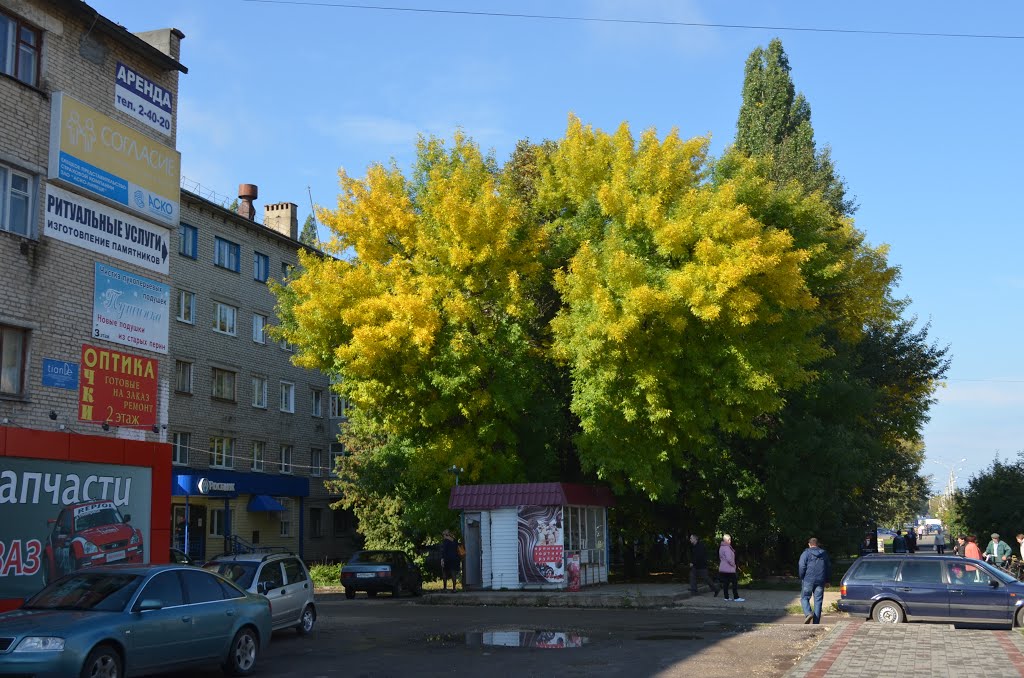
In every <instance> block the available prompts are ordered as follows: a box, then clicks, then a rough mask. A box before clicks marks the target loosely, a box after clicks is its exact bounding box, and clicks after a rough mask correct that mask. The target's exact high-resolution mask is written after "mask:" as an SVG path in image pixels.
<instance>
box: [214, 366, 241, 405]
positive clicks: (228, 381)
mask: <svg viewBox="0 0 1024 678" xmlns="http://www.w3.org/2000/svg"><path fill="white" fill-rule="evenodd" d="M235 376H236V374H235V373H234V372H232V371H230V370H222V369H219V368H216V367H214V368H213V390H212V395H213V397H214V398H219V399H220V400H235Z"/></svg>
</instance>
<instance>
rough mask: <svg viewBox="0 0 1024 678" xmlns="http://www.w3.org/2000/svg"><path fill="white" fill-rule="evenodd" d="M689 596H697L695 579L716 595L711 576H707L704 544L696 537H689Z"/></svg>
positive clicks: (715, 586)
mask: <svg viewBox="0 0 1024 678" xmlns="http://www.w3.org/2000/svg"><path fill="white" fill-rule="evenodd" d="M690 545H691V549H690V594H691V595H694V596H695V595H697V578H698V577H699V578H700V580H701V581H703V582H705V583H706V584H707V585H708V586H710V587H711V590H712V591H714V592H715V595H716V596H717V595H718V586H717V585H716V584H715V582H714V580H713V579H711V575H709V574H708V552H707V550H705V549H704V543H703V542H702V541H701V540H700V539H698V538H697V535H695V534H691V535H690Z"/></svg>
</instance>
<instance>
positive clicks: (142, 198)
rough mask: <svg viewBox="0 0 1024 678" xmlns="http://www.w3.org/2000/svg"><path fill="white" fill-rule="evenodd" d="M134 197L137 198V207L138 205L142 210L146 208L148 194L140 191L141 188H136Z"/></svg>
mask: <svg viewBox="0 0 1024 678" xmlns="http://www.w3.org/2000/svg"><path fill="white" fill-rule="evenodd" d="M133 197H134V198H135V206H136V207H138V208H139V209H140V210H141V209H145V208H146V196H144V195H143V194H142V191H140V190H139V189H135V193H134V195H133Z"/></svg>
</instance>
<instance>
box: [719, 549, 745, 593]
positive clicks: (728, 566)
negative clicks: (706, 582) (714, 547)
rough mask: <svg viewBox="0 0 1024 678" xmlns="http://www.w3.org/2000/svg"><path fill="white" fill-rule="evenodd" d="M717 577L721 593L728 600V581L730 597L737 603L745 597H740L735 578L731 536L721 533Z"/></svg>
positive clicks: (734, 555)
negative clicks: (730, 586) (720, 584)
mask: <svg viewBox="0 0 1024 678" xmlns="http://www.w3.org/2000/svg"><path fill="white" fill-rule="evenodd" d="M718 578H719V579H721V580H722V595H723V596H725V599H726V600H729V582H732V598H733V600H735V601H736V602H737V603H742V602H743V601H744V600H745V599H744V598H740V592H739V588H738V583H739V582H738V581H737V578H736V549H734V548H733V547H732V537H731V536H729V535H727V534H723V535H722V545H721V546H719V547H718Z"/></svg>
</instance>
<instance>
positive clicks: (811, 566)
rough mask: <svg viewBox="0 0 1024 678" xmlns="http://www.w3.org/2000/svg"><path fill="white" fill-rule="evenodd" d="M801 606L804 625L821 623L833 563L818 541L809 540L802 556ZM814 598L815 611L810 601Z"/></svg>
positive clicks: (800, 573) (800, 570)
mask: <svg viewBox="0 0 1024 678" xmlns="http://www.w3.org/2000/svg"><path fill="white" fill-rule="evenodd" d="M798 574H799V575H800V606H801V607H802V608H803V610H804V623H805V624H810V623H811V620H813V621H814V623H815V624H820V623H821V606H822V605H823V604H824V602H825V586H826V585H828V583H829V580H830V579H831V578H832V563H831V562H830V561H829V559H828V553H826V552H825V549H823V548H820V547H819V546H818V540H817V538H815V537H811V538H810V539H809V540H807V549H806V550H804V552H803V553H801V554H800V568H799V573H798ZM812 595H813V596H814V611H813V612H812V611H811V605H810V599H811V596H812Z"/></svg>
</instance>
